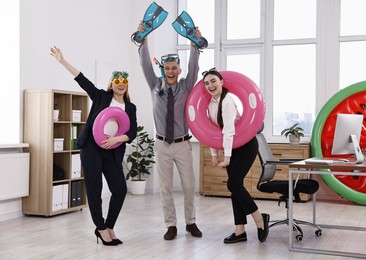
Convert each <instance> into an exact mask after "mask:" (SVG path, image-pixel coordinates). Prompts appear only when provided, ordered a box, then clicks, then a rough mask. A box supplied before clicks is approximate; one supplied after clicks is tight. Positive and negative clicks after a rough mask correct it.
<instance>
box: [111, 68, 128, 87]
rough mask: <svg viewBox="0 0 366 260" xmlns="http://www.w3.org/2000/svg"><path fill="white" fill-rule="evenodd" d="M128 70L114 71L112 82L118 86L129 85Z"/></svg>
mask: <svg viewBox="0 0 366 260" xmlns="http://www.w3.org/2000/svg"><path fill="white" fill-rule="evenodd" d="M128 75H129V74H128V72H126V71H123V72H120V71H115V72H113V79H112V83H113V84H114V85H116V86H119V85H122V86H125V87H127V86H128V79H127V78H128ZM120 76H122V80H121V79H120Z"/></svg>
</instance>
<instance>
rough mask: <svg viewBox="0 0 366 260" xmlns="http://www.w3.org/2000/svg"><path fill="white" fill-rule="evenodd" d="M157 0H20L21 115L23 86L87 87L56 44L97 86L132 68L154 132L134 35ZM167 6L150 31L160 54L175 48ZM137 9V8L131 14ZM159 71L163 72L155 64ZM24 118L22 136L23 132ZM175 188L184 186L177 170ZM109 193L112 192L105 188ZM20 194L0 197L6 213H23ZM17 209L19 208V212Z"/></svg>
mask: <svg viewBox="0 0 366 260" xmlns="http://www.w3.org/2000/svg"><path fill="white" fill-rule="evenodd" d="M151 2H152V1H147V0H139V1H119V0H105V1H100V0H32V1H26V0H20V90H21V97H20V99H21V108H20V111H21V112H20V118H22V117H23V112H22V111H23V90H24V89H44V88H50V89H51V88H52V89H61V90H72V91H82V90H81V89H80V88H79V86H78V85H77V84H76V82H75V81H74V80H73V78H72V76H71V75H70V74H69V73H68V72H67V71H66V70H65V69H64V68H63V67H62V66H61V65H60V64H58V63H57V62H56V61H55V60H54V58H53V57H51V56H50V54H49V49H50V47H51V46H53V45H57V46H58V47H60V48H61V49H62V51H63V54H64V56H65V58H66V59H67V60H68V61H69V62H70V63H71V64H73V65H74V66H75V67H77V68H78V69H80V70H81V71H82V72H83V73H84V74H85V75H86V76H87V77H88V78H89V79H90V80H92V81H93V82H94V83H96V85H97V87H99V88H103V89H104V88H105V84H106V83H107V78H108V76H109V74H108V73H110V70H112V69H113V70H114V69H116V70H126V71H128V72H129V73H130V89H129V91H130V95H131V98H132V101H133V102H134V103H135V104H136V106H137V118H138V123H139V124H141V125H144V126H145V129H146V130H147V131H148V132H149V133H150V134H151V135H153V134H154V122H153V116H152V112H151V111H152V109H151V107H152V105H151V98H150V94H149V92H148V90H147V85H146V82H145V79H144V77H143V74H142V70H141V68H140V64H139V60H138V53H137V48H138V47H137V46H135V45H134V44H133V43H132V42H131V40H130V36H131V34H132V33H133V32H135V31H136V28H137V25H138V23H139V21H140V20H141V19H142V17H143V14H144V13H145V10H146V8H147V7H148V6H149V5H150V4H151ZM157 4H159V5H161V6H163V8H164V9H165V10H166V11H168V13H169V16H168V18H167V19H166V21H165V22H164V24H163V25H162V26H161V27H159V28H158V29H157V30H156V31H154V32H153V33H151V34H150V35H149V46H150V53H151V55H152V58H153V57H157V58H159V57H160V56H162V55H163V54H166V53H171V52H176V49H175V44H176V32H175V31H174V29H173V28H172V26H171V23H172V22H173V21H174V19H175V18H176V16H177V11H176V3H175V1H171V0H160V1H157ZM132 14H138V15H137V16H136V15H132ZM156 72H157V73H160V72H159V71H158V69H156ZM22 127H23V124H22V119H21V131H20V132H21V133H20V135H21V138H20V140H23V138H22V135H23V131H22ZM192 146H193V158H194V171H195V176H196V180H197V181H196V183H197V185H196V190H197V191H198V181H199V144H198V143H193V144H192ZM175 176H176V178H175V181H174V189H175V190H180V181H179V178H178V175H177V174H176V175H175ZM147 189H148V192H157V191H159V182H158V176H157V173H156V171H155V172H153V173H152V175H151V176H150V177H149V179H148V187H147ZM104 194H108V192H107V191H106V192H104ZM19 201H20V200H14V201H5V202H0V220H1V216H7V215H9V212H12V213H11V214H10V215H12V216H14V215H19V212H21V206H19V205H21V203H19ZM14 212H15V213H14Z"/></svg>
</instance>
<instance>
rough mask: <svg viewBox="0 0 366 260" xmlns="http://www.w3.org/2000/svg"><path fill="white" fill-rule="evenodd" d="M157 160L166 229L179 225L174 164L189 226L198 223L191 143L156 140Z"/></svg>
mask: <svg viewBox="0 0 366 260" xmlns="http://www.w3.org/2000/svg"><path fill="white" fill-rule="evenodd" d="M155 160H156V166H157V169H158V172H159V180H160V196H161V201H162V206H163V213H164V221H165V225H166V227H170V226H176V225H177V216H176V210H175V203H174V197H173V174H174V163H175V165H176V167H177V169H178V172H179V177H180V180H181V185H182V190H183V194H184V215H185V222H186V224H187V225H190V224H193V223H195V222H196V212H195V206H194V185H195V177H194V173H193V159H192V145H191V143H190V141H189V140H188V141H183V142H180V143H172V144H171V145H169V144H167V143H166V142H164V141H162V140H158V139H156V140H155Z"/></svg>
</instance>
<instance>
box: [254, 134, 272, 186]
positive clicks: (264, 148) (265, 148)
mask: <svg viewBox="0 0 366 260" xmlns="http://www.w3.org/2000/svg"><path fill="white" fill-rule="evenodd" d="M256 138H257V140H258V156H259V160H260V162H261V165H262V173H261V176H260V178H259V181H258V185H257V187H258V189H259V185H260V184H261V183H263V182H268V181H271V180H272V179H273V177H274V175H275V174H276V165H275V164H273V163H268V164H267V161H276V159H275V158H274V156H273V153H272V150H271V148H270V147H269V145H268V143H267V140H266V138H265V137H264V135H263V134H262V133H258V134H257V135H256ZM259 190H260V189H259Z"/></svg>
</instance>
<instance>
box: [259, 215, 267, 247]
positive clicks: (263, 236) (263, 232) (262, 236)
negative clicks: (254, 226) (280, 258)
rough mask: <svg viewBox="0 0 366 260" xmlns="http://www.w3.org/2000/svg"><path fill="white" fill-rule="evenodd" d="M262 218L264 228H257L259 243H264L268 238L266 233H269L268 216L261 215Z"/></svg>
mask: <svg viewBox="0 0 366 260" xmlns="http://www.w3.org/2000/svg"><path fill="white" fill-rule="evenodd" d="M262 218H263V226H264V228H258V240H259V241H260V242H264V241H266V239H267V237H268V232H269V227H268V225H269V215H268V214H265V213H262Z"/></svg>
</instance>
